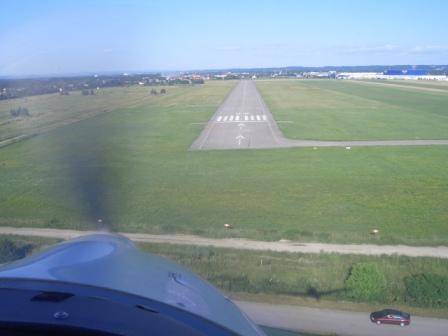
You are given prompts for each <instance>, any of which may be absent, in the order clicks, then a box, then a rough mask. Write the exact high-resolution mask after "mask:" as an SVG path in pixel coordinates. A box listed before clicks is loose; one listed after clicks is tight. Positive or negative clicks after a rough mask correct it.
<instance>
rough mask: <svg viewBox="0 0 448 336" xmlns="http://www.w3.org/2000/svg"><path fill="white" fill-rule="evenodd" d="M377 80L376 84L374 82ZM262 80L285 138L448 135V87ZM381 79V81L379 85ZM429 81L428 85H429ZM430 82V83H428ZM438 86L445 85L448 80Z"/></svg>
mask: <svg viewBox="0 0 448 336" xmlns="http://www.w3.org/2000/svg"><path fill="white" fill-rule="evenodd" d="M375 83H377V84H376V85H375ZM388 83H389V84H384V82H361V81H336V80H281V81H279V80H271V81H259V82H257V87H258V88H259V90H260V91H261V93H262V95H263V97H264V99H265V101H266V103H267V105H268V106H269V107H270V109H271V111H272V112H273V113H274V115H275V118H276V119H277V120H280V121H290V122H291V123H280V124H279V126H280V128H281V129H282V131H283V132H284V134H285V136H286V137H289V138H294V139H316V140H393V139H403V140H404V139H447V138H448V108H447V106H448V91H446V90H445V91H442V90H440V92H439V91H436V92H435V91H423V90H415V89H412V88H410V89H409V88H406V87H397V85H402V86H406V85H407V86H408V87H411V85H412V87H415V86H416V85H420V86H419V87H421V85H425V84H420V83H419V82H416V83H411V84H409V83H407V82H405V81H400V82H399V83H397V82H396V81H393V83H392V81H389V82H388ZM378 84H381V85H378ZM426 85H428V84H426ZM430 85H431V84H430ZM432 87H434V88H436V87H437V88H446V87H448V86H447V85H445V84H439V85H435V84H433V85H432Z"/></svg>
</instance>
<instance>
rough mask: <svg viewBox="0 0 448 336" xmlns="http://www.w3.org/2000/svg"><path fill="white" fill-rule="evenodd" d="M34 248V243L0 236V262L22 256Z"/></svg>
mask: <svg viewBox="0 0 448 336" xmlns="http://www.w3.org/2000/svg"><path fill="white" fill-rule="evenodd" d="M34 248H35V246H34V245H32V244H29V243H26V242H21V241H15V240H12V239H10V238H6V237H0V263H5V262H10V261H14V260H17V259H21V258H24V257H26V256H27V255H28V254H30V253H31V252H32V251H33V249H34Z"/></svg>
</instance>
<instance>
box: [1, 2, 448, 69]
mask: <svg viewBox="0 0 448 336" xmlns="http://www.w3.org/2000/svg"><path fill="white" fill-rule="evenodd" d="M447 13H448V1H444V0H421V1H416V0H375V1H374V0H340V1H337V0H334V1H329V0H295V1H288V0H283V1H282V0H277V1H275V0H264V1H263V0H258V1H255V0H239V1H238V0H225V1H224V0H222V1H221V0H214V1H211V0H208V1H200V0H189V1H187V0H185V1H170V0H165V1H155V0H127V1H125V0H107V1H106V0H96V1H95V0H89V1H87V0H73V1H71V0H58V1H53V0H47V1H45V0H39V1H34V0H14V1H4V2H2V5H1V10H0V75H26V74H63V73H81V72H103V71H144V70H187V69H204V68H207V69H210V68H229V67H271V66H290V65H304V66H321V65H369V64H447V63H448V19H447V16H446V14H447Z"/></svg>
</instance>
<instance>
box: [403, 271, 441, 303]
mask: <svg viewBox="0 0 448 336" xmlns="http://www.w3.org/2000/svg"><path fill="white" fill-rule="evenodd" d="M404 283H405V286H406V301H408V302H411V303H415V304H419V305H421V306H426V307H441V306H443V307H446V306H448V277H446V276H443V275H439V274H434V273H424V274H415V275H411V276H408V277H406V278H405V279H404Z"/></svg>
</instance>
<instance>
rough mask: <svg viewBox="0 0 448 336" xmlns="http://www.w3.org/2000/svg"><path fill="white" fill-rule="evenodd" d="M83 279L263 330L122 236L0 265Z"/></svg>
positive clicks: (11, 270) (25, 275)
mask: <svg viewBox="0 0 448 336" xmlns="http://www.w3.org/2000/svg"><path fill="white" fill-rule="evenodd" d="M14 278H15V279H30V280H45V281H56V282H64V283H72V284H81V285H88V286H95V287H101V288H106V289H110V290H115V291H120V292H125V293H128V294H132V295H137V296H140V297H145V298H148V299H151V300H156V301H159V302H163V303H166V304H169V305H172V306H176V307H177V308H179V309H182V310H186V311H188V312H190V313H193V314H195V315H199V316H201V317H204V318H206V319H208V320H210V321H213V322H214V323H217V324H219V325H222V326H224V327H226V328H228V329H230V330H233V331H235V332H237V333H238V334H241V335H263V333H262V332H261V331H260V330H259V328H257V327H256V326H255V325H254V324H253V323H252V322H251V321H250V320H249V319H248V318H247V317H246V316H245V315H244V314H243V313H242V312H241V311H240V310H239V309H238V308H237V307H236V306H235V305H234V304H233V302H231V301H230V300H228V299H227V298H225V297H224V296H223V295H222V293H220V292H219V291H218V290H217V289H216V288H214V287H213V286H212V285H210V284H209V283H208V282H206V281H205V280H203V279H202V278H200V277H198V276H197V275H195V274H194V273H192V272H190V271H189V270H187V269H185V268H183V267H181V266H179V265H177V264H175V263H173V262H171V261H170V260H168V259H165V258H162V257H158V256H155V255H152V254H149V253H145V252H142V251H140V250H139V249H138V248H137V247H136V246H135V245H134V243H132V242H131V241H130V240H129V239H127V238H126V237H123V236H120V235H115V234H93V235H87V236H83V237H80V238H77V239H73V240H70V241H67V242H63V243H61V244H58V245H55V246H54V247H51V248H49V249H48V250H46V251H43V252H41V253H39V254H36V255H32V256H30V257H28V258H25V259H22V260H19V261H17V262H14V263H11V264H8V265H5V266H2V267H1V268H0V281H1V279H14Z"/></svg>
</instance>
